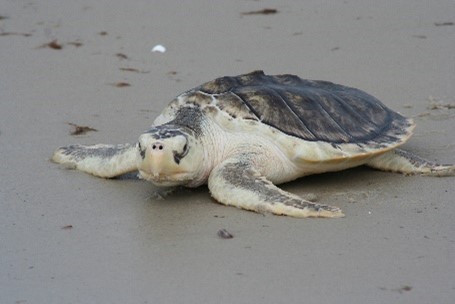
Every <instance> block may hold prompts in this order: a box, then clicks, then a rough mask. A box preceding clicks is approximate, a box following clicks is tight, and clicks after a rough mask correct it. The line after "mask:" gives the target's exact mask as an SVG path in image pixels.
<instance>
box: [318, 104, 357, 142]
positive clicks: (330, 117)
mask: <svg viewBox="0 0 455 304" xmlns="http://www.w3.org/2000/svg"><path fill="white" fill-rule="evenodd" d="M319 98H321V99H323V97H322V96H319ZM316 104H317V105H318V106H319V108H320V109H321V110H322V112H323V115H324V116H325V117H328V118H329V120H330V121H332V122H333V123H334V124H335V126H337V127H338V128H339V130H340V131H342V132H343V133H344V135H345V136H346V137H347V138H349V139H351V140H352V139H354V138H353V137H352V136H351V135H350V134H349V132H347V131H346V130H345V129H344V128H343V127H342V126H341V125H340V124H339V123H338V122H337V121H336V120H335V118H334V117H332V115H331V114H330V113H329V111H327V109H326V108H325V106H324V105H323V104H322V103H320V102H317V103H316ZM345 142H346V141H345ZM347 142H349V141H347Z"/></svg>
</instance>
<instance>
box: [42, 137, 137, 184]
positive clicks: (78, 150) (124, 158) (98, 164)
mask: <svg viewBox="0 0 455 304" xmlns="http://www.w3.org/2000/svg"><path fill="white" fill-rule="evenodd" d="M137 157H138V150H137V148H136V146H135V145H131V144H123V145H104V144H98V145H93V146H83V145H70V146H66V147H60V148H58V149H57V150H56V151H55V152H54V155H53V156H52V159H51V160H52V161H53V162H55V163H59V164H63V165H65V166H68V168H71V169H78V170H81V171H84V172H87V173H90V174H93V175H95V176H99V177H105V178H111V177H115V176H119V175H122V174H125V173H128V172H132V171H136V170H137Z"/></svg>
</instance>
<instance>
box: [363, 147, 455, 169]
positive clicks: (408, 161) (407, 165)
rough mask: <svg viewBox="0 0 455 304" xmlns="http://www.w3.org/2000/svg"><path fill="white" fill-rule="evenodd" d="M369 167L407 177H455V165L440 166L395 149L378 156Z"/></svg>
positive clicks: (369, 163) (370, 162)
mask: <svg viewBox="0 0 455 304" xmlns="http://www.w3.org/2000/svg"><path fill="white" fill-rule="evenodd" d="M367 165H368V166H370V167H373V168H375V169H379V170H383V171H392V172H398V173H403V174H407V175H414V174H420V175H429V176H453V175H455V165H440V164H438V163H435V162H432V161H429V160H425V159H423V158H421V157H419V156H417V155H415V154H413V153H411V152H407V151H404V150H401V149H394V150H392V151H389V152H386V153H384V154H381V155H379V156H376V157H374V158H372V159H371V160H370V161H369V162H368V163H367Z"/></svg>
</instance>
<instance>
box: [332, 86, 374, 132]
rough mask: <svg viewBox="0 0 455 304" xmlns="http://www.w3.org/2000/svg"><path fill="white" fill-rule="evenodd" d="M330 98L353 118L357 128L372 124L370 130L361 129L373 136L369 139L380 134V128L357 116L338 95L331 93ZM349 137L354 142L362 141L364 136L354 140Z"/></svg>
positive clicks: (349, 105)
mask: <svg viewBox="0 0 455 304" xmlns="http://www.w3.org/2000/svg"><path fill="white" fill-rule="evenodd" d="M331 96H332V97H333V99H334V101H335V102H337V103H338V105H340V107H341V108H343V110H345V111H346V112H348V113H349V115H350V116H351V117H352V118H353V120H356V122H357V123H356V125H357V126H371V124H373V126H374V128H371V127H370V128H368V130H367V129H366V128H362V129H363V130H365V131H368V133H370V134H371V133H372V134H371V135H373V136H371V135H370V138H373V137H377V136H378V135H379V134H380V133H381V131H382V128H380V127H379V126H378V125H377V124H375V123H374V122H373V121H370V120H367V119H365V118H364V117H362V116H361V115H359V114H358V112H357V111H356V110H355V109H354V108H353V107H352V105H351V104H350V103H347V102H345V101H344V99H343V98H342V97H341V96H339V95H338V94H333V93H332V94H331ZM362 100H363V99H362ZM343 129H344V128H343ZM378 129H380V130H379V131H378ZM348 134H350V133H349V132H348ZM350 137H351V138H352V139H354V140H364V139H365V136H363V137H361V138H356V137H353V136H352V135H351V136H350Z"/></svg>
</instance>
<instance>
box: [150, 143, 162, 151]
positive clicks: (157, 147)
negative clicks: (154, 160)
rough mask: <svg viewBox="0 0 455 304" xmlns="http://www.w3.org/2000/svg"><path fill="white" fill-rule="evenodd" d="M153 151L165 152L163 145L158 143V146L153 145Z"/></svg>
mask: <svg viewBox="0 0 455 304" xmlns="http://www.w3.org/2000/svg"><path fill="white" fill-rule="evenodd" d="M152 149H153V150H156V149H158V150H163V149H164V145H163V144H161V143H156V144H153V145H152Z"/></svg>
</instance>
